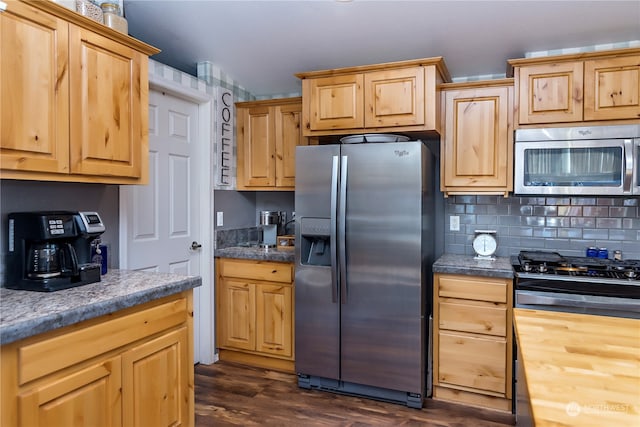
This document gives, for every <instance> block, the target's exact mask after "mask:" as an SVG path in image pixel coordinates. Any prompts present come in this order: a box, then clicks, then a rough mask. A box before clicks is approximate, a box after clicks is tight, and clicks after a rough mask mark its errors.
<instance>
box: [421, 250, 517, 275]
mask: <svg viewBox="0 0 640 427" xmlns="http://www.w3.org/2000/svg"><path fill="white" fill-rule="evenodd" d="M433 272H434V273H449V274H468V275H474V276H486V277H502V278H505V279H511V278H513V268H512V267H511V261H510V259H509V257H496V259H495V260H480V259H475V258H474V257H473V256H471V255H456V254H444V255H442V256H441V257H440V258H438V259H437V260H436V262H435V263H433Z"/></svg>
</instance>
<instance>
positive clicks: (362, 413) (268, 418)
mask: <svg viewBox="0 0 640 427" xmlns="http://www.w3.org/2000/svg"><path fill="white" fill-rule="evenodd" d="M195 396H196V397H195V400H196V404H195V412H196V426H304V427H307V426H349V427H351V426H353V427H355V426H437V427H467V426H469V427H504V426H506V425H512V424H513V416H512V415H510V414H502V413H499V412H494V411H489V410H481V409H474V408H468V407H466V406H461V405H455V404H450V403H445V402H440V401H434V400H432V399H427V400H426V401H425V405H424V407H423V408H422V410H418V409H411V408H407V407H406V406H402V405H396V404H393V403H386V402H378V401H374V400H369V399H362V398H358V397H352V396H343V395H338V394H334V393H328V392H323V391H315V390H304V389H301V388H299V387H298V383H297V379H296V376H295V375H293V374H286V373H282V372H276V371H270V370H266V369H260V368H252V367H246V366H241V365H237V364H233V363H229V362H219V363H216V364H213V365H196V367H195Z"/></svg>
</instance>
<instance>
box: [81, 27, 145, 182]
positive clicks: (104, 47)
mask: <svg viewBox="0 0 640 427" xmlns="http://www.w3.org/2000/svg"><path fill="white" fill-rule="evenodd" d="M69 46H70V48H69V63H70V71H71V73H70V84H71V88H72V89H71V98H70V99H71V107H70V114H71V121H70V123H71V124H70V127H71V148H70V150H71V172H72V173H79V174H84V175H103V176H117V177H131V178H138V177H140V176H141V152H142V148H141V144H144V143H145V141H147V132H148V129H145V128H142V124H143V123H144V124H145V125H144V127H146V123H147V121H148V117H144V118H143V117H142V114H141V112H142V108H141V98H142V97H143V96H142V93H143V91H144V93H146V92H147V90H148V88H143V87H142V80H141V75H140V72H141V67H142V61H143V58H145V57H144V55H142V54H141V53H139V52H137V51H135V50H134V49H132V48H129V47H127V46H124V45H121V44H119V43H117V42H114V41H112V40H109V39H108V38H106V37H102V36H100V35H98V34H95V33H93V32H91V31H88V30H84V29H81V28H79V27H76V26H74V25H70V26H69ZM143 69H144V70H146V67H144V68H143ZM146 81H147V80H146V76H145V78H144V82H145V84H146ZM144 98H145V102H146V97H144ZM143 120H144V121H143ZM143 132H144V133H143ZM145 148H146V147H145Z"/></svg>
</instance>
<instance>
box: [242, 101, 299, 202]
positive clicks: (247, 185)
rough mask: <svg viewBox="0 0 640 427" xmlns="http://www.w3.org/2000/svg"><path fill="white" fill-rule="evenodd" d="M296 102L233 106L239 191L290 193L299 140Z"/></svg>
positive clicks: (293, 180) (251, 103) (265, 102)
mask: <svg viewBox="0 0 640 427" xmlns="http://www.w3.org/2000/svg"><path fill="white" fill-rule="evenodd" d="M301 115H302V103H301V99H300V98H299V97H298V98H283V99H273V100H266V101H251V102H237V103H236V117H237V120H238V124H237V141H238V170H237V172H238V173H237V188H238V190H293V189H294V186H295V167H296V164H295V155H296V147H297V146H298V145H307V144H308V139H307V138H305V137H303V136H302V128H301V126H300V124H301Z"/></svg>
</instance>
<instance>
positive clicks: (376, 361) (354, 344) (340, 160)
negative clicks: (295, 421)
mask: <svg viewBox="0 0 640 427" xmlns="http://www.w3.org/2000/svg"><path fill="white" fill-rule="evenodd" d="M350 142H352V141H350ZM431 162H432V156H431V153H430V152H429V151H428V150H427V149H426V147H425V145H424V144H423V143H422V142H420V141H408V142H391V143H364V144H352V143H350V144H348V145H319V146H308V147H298V148H297V151H296V192H295V208H296V218H297V219H296V251H295V270H296V271H295V283H296V292H295V301H296V314H295V316H296V317H295V326H296V327H295V339H296V341H295V352H296V371H297V373H298V384H299V386H300V387H303V388H314V389H321V390H327V391H333V392H339V393H347V394H356V395H362V396H367V397H371V398H375V399H382V400H387V401H392V402H397V403H403V404H406V405H408V406H410V407H416V408H420V407H422V403H423V398H424V397H425V381H426V375H427V372H426V368H425V366H426V363H427V350H428V349H427V331H426V328H427V325H426V319H427V318H428V316H429V314H430V312H431V303H430V295H431V291H430V289H431V286H430V285H431V271H430V266H431V264H432V262H433V259H432V257H433V240H432V236H433V235H434V229H433V212H434V209H433V202H432V197H433V183H432V179H433V177H432V164H431Z"/></svg>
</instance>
